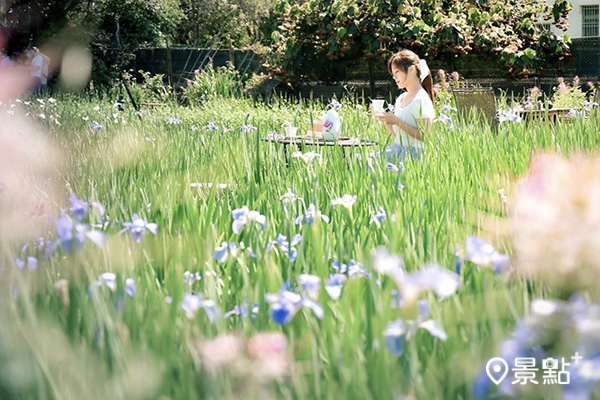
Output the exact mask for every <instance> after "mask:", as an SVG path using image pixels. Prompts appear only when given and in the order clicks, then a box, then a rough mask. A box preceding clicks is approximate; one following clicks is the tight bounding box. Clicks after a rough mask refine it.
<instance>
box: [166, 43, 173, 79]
mask: <svg viewBox="0 0 600 400" xmlns="http://www.w3.org/2000/svg"><path fill="white" fill-rule="evenodd" d="M166 43H167V79H168V80H169V86H171V87H173V61H172V60H171V46H169V38H168V37H167V38H166Z"/></svg>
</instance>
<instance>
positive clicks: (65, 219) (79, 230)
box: [55, 214, 106, 253]
mask: <svg viewBox="0 0 600 400" xmlns="http://www.w3.org/2000/svg"><path fill="white" fill-rule="evenodd" d="M55 227H56V233H57V234H58V243H59V244H60V245H62V246H63V248H64V249H65V251H66V252H67V253H71V252H72V251H73V243H75V249H77V250H79V249H80V248H81V246H83V242H84V241H85V239H86V238H87V239H89V240H90V241H92V242H93V243H94V244H95V245H96V246H98V247H101V248H102V247H104V244H105V243H106V239H105V237H104V233H103V232H101V231H97V230H90V228H89V227H88V226H87V225H86V224H82V223H75V222H74V221H73V220H72V219H71V217H69V216H68V215H66V214H63V215H61V216H60V217H58V218H57V219H56V223H55Z"/></svg>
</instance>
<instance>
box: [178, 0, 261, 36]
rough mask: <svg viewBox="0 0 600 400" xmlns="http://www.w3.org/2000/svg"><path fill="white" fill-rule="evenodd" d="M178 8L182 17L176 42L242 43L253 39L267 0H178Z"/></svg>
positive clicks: (256, 33) (257, 30) (257, 33)
mask: <svg viewBox="0 0 600 400" xmlns="http://www.w3.org/2000/svg"><path fill="white" fill-rule="evenodd" d="M181 8H182V11H183V13H184V14H185V19H184V21H183V22H182V24H181V25H180V26H179V28H178V30H177V43H179V44H180V45H192V46H194V47H209V46H211V45H215V46H217V45H219V44H220V45H221V46H229V45H230V44H231V45H233V46H235V47H244V46H247V45H250V44H253V43H254V41H255V40H256V39H257V37H258V35H259V24H260V21H261V20H262V19H263V18H264V17H265V16H266V15H267V14H268V10H269V0H203V1H202V2H198V0H182V1H181Z"/></svg>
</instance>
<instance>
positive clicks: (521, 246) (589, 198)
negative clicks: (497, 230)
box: [509, 153, 600, 294]
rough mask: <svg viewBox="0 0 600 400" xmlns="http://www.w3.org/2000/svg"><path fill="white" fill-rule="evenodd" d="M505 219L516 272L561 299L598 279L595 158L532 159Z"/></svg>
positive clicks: (598, 171) (599, 161) (599, 187)
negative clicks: (541, 285)
mask: <svg viewBox="0 0 600 400" xmlns="http://www.w3.org/2000/svg"><path fill="white" fill-rule="evenodd" d="M514 193H515V195H514V200H513V202H512V203H513V204H512V206H511V209H510V212H509V215H510V222H511V226H512V231H511V232H512V234H513V236H512V239H513V251H514V256H515V264H514V267H515V271H517V273H519V274H520V275H521V276H524V277H525V278H528V279H533V280H536V281H539V282H541V283H543V284H545V285H546V286H547V287H550V288H554V289H558V290H559V291H560V292H561V293H563V294H569V293H574V292H576V291H578V290H581V289H586V288H593V287H595V286H596V277H597V276H598V274H599V273H600V235H597V234H596V233H597V232H599V231H600V207H598V204H599V203H600V157H598V156H584V155H582V154H577V155H575V156H572V157H570V158H564V157H562V156H560V155H558V154H552V153H549V154H537V155H534V156H533V157H532V159H531V165H530V168H529V171H528V172H527V174H526V176H525V177H523V178H522V179H521V180H519V181H518V182H517V183H516V185H515V190H514Z"/></svg>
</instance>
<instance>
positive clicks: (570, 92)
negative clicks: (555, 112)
mask: <svg viewBox="0 0 600 400" xmlns="http://www.w3.org/2000/svg"><path fill="white" fill-rule="evenodd" d="M556 82H557V86H555V87H554V88H553V90H554V94H553V95H552V107H553V108H581V107H583V105H584V104H585V101H586V94H585V93H584V92H583V90H581V87H580V82H579V77H577V76H576V77H575V78H573V82H572V84H571V85H570V86H569V84H568V83H567V82H566V81H565V78H563V77H559V78H558V79H557V80H556Z"/></svg>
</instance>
